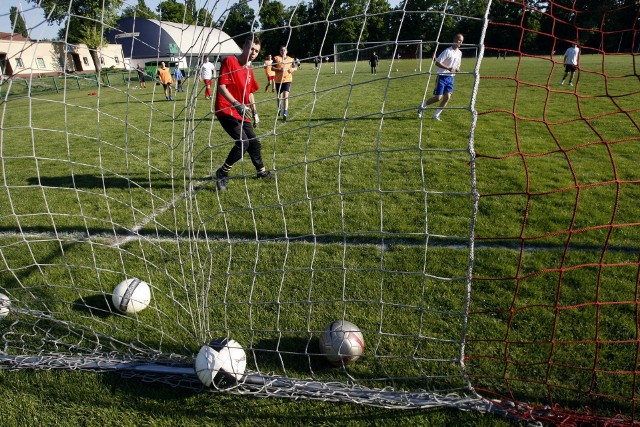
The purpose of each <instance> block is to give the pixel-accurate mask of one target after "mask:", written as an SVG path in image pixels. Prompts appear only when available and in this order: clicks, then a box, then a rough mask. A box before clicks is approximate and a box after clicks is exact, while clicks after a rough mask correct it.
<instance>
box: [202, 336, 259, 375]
mask: <svg viewBox="0 0 640 427" xmlns="http://www.w3.org/2000/svg"><path fill="white" fill-rule="evenodd" d="M246 368H247V355H246V353H245V352H244V349H243V348H242V346H241V345H240V344H238V342H237V341H235V340H230V339H227V338H218V339H216V340H213V341H211V342H210V343H209V344H205V345H203V346H202V347H201V348H200V351H199V352H198V356H197V357H196V361H195V371H196V375H197V376H198V378H199V379H200V381H202V384H204V385H205V386H207V387H209V386H210V385H211V384H214V385H215V384H216V382H215V378H216V376H217V375H218V374H221V375H223V376H225V377H227V378H230V379H232V380H234V381H240V379H242V376H243V375H244V371H245V369H246Z"/></svg>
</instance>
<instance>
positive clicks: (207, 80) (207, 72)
mask: <svg viewBox="0 0 640 427" xmlns="http://www.w3.org/2000/svg"><path fill="white" fill-rule="evenodd" d="M200 78H201V79H202V81H203V82H204V85H205V90H204V97H205V99H211V84H212V81H213V79H215V78H216V67H215V65H213V64H212V63H211V62H209V57H208V56H205V57H204V62H203V63H202V68H201V69H200Z"/></svg>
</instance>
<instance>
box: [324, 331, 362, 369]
mask: <svg viewBox="0 0 640 427" xmlns="http://www.w3.org/2000/svg"><path fill="white" fill-rule="evenodd" d="M320 351H321V352H322V354H324V355H325V357H326V358H327V360H328V361H329V363H331V364H333V365H343V364H344V365H349V364H351V363H354V362H355V361H356V360H358V358H359V357H360V356H361V355H362V353H364V337H363V335H362V332H361V331H360V328H358V327H357V326H356V325H354V324H353V323H351V322H348V321H346V320H337V321H335V322H332V323H331V324H330V325H328V326H327V327H326V328H325V329H324V331H322V334H320Z"/></svg>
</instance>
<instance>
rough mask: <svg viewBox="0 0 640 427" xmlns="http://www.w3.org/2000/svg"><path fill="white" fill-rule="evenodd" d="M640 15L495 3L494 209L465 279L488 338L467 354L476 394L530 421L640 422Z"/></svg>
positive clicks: (485, 131) (489, 51)
mask: <svg viewBox="0 0 640 427" xmlns="http://www.w3.org/2000/svg"><path fill="white" fill-rule="evenodd" d="M639 9H640V5H639V4H638V2H637V1H635V2H634V1H628V0H625V1H559V2H549V3H546V2H545V3H536V2H522V1H520V2H515V1H499V2H494V3H493V5H492V8H491V13H490V21H491V22H490V24H489V28H488V31H487V39H486V51H485V59H484V61H485V62H484V63H483V69H482V80H481V83H480V90H479V93H478V105H477V109H478V112H479V120H478V128H477V131H476V138H475V140H476V142H475V144H476V155H477V163H476V166H477V171H478V191H479V193H480V202H479V210H480V212H482V211H483V209H487V210H488V209H491V211H492V212H493V211H496V210H497V211H500V212H502V214H501V217H500V218H495V217H492V218H490V219H489V220H483V219H482V215H480V219H479V221H478V225H477V229H476V235H475V239H476V242H477V245H478V246H477V248H478V250H477V253H476V261H475V266H474V282H473V286H474V288H475V289H474V291H481V292H480V293H481V294H482V295H487V297H485V298H483V299H481V300H478V299H475V300H472V303H471V320H470V324H471V325H474V324H475V325H476V326H477V325H482V327H480V328H477V329H475V330H482V331H483V334H482V335H481V334H479V333H478V334H475V333H474V332H473V331H474V328H473V327H472V328H471V333H470V337H469V342H468V351H467V360H466V363H467V367H468V373H469V375H470V377H471V380H472V384H473V385H474V386H475V387H476V389H477V391H478V392H480V393H481V394H482V395H484V396H485V397H488V398H491V399H496V401H502V402H503V403H502V405H501V406H502V407H504V409H506V410H507V411H509V412H510V413H512V414H516V415H517V416H518V417H520V418H523V419H535V420H540V421H544V422H549V423H556V424H564V425H586V424H589V425H590V424H596V425H618V424H626V423H632V422H634V421H635V420H638V419H639V418H640V416H639V415H638V414H637V404H638V399H639V396H638V390H639V387H640V385H639V384H638V383H639V380H640V378H639V376H638V374H639V372H640V370H639V367H638V359H639V350H638V349H639V348H640V334H639V328H638V326H639V324H640V316H639V300H640V295H639V284H640V281H639V277H640V268H639V266H640V245H639V243H638V242H639V239H638V238H639V237H640V204H639V200H640V197H639V196H640V185H639V184H640V172H639V168H638V166H637V162H638V155H639V154H640V70H638V63H637V61H638V58H639V56H638V49H639V41H640V40H639V39H638V35H639V31H638V22H639V21H638V17H639V14H638V11H639ZM573 43H577V45H578V47H579V49H580V55H579V64H578V70H577V71H576V73H575V75H574V76H573V79H571V73H570V72H569V73H568V74H565V65H564V55H565V52H566V49H567V48H569V47H571V45H572V44H573ZM491 62H493V65H492V64H491ZM570 79H571V80H570ZM563 80H564V84H561V82H562V81H563ZM569 83H571V85H569ZM496 260H498V261H499V263H498V264H499V266H498V267H496V263H495V261H496ZM474 295H476V296H477V295H478V292H475V293H474ZM521 402H526V405H521Z"/></svg>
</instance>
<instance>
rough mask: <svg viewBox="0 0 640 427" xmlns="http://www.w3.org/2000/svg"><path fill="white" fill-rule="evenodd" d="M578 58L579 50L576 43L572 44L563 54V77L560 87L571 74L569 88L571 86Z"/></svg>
mask: <svg viewBox="0 0 640 427" xmlns="http://www.w3.org/2000/svg"><path fill="white" fill-rule="evenodd" d="M579 56H580V49H579V48H578V45H577V44H576V43H574V44H572V45H571V47H570V48H568V49H567V51H566V52H565V53H564V61H563V62H564V76H563V77H562V81H561V82H560V84H561V85H563V84H564V81H565V80H566V78H567V76H568V75H569V74H571V77H569V86H573V76H574V75H575V74H576V71H577V70H578V58H579Z"/></svg>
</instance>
